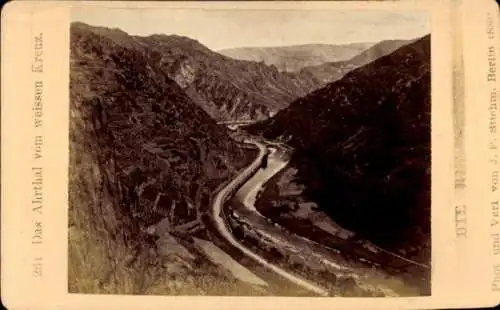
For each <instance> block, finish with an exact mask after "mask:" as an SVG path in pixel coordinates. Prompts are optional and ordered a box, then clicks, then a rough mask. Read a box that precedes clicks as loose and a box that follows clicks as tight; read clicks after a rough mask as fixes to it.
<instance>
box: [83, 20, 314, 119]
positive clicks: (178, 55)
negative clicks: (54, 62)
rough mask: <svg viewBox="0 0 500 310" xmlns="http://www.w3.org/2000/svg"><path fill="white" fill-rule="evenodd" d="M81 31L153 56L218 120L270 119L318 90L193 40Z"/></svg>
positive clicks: (309, 82) (103, 30)
mask: <svg viewBox="0 0 500 310" xmlns="http://www.w3.org/2000/svg"><path fill="white" fill-rule="evenodd" d="M77 25H78V27H81V28H85V29H87V31H89V32H91V33H95V34H98V35H100V36H102V37H103V38H106V39H108V40H110V41H111V42H114V43H115V44H120V45H123V46H126V47H127V48H129V49H130V50H134V51H136V52H139V53H144V52H145V51H147V52H148V53H149V54H150V56H151V59H152V63H153V64H154V66H157V67H158V69H161V70H162V72H164V73H166V75H167V76H168V77H169V78H170V79H172V80H174V81H175V82H176V83H177V84H178V85H179V86H180V87H181V89H182V90H183V91H184V92H185V93H186V94H187V95H188V96H189V97H190V99H191V100H193V101H194V102H195V103H196V104H198V106H200V107H201V108H202V109H203V110H205V111H206V112H207V113H208V114H209V115H210V116H211V117H212V118H214V119H216V120H225V121H228V120H255V119H264V118H267V117H269V115H270V114H272V113H276V112H277V111H279V110H281V109H283V108H285V107H286V106H288V104H289V103H290V102H291V101H293V100H295V99H297V98H298V97H300V96H304V95H306V94H307V93H309V92H310V91H311V90H313V89H315V88H316V87H315V85H314V81H312V80H309V79H303V78H299V77H298V76H296V75H294V74H289V73H282V72H279V70H278V69H277V68H276V67H275V66H267V65H265V64H264V63H263V62H261V63H259V62H253V61H241V60H235V59H232V58H229V57H226V56H223V55H221V54H218V53H216V52H213V51H211V50H210V49H208V48H207V47H205V46H204V45H202V44H201V43H199V42H198V41H195V40H192V39H190V38H187V37H182V36H177V35H168V36H167V35H151V36H148V37H137V36H129V35H127V34H126V33H125V32H123V31H121V30H119V29H108V28H102V27H93V26H88V25H84V24H81V23H79V24H77Z"/></svg>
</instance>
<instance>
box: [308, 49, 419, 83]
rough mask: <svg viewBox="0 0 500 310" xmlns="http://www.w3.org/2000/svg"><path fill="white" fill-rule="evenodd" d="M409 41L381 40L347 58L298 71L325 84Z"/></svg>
mask: <svg viewBox="0 0 500 310" xmlns="http://www.w3.org/2000/svg"><path fill="white" fill-rule="evenodd" d="M411 42H412V40H385V41H381V42H379V43H377V44H375V45H373V46H371V47H369V48H367V49H366V50H364V51H362V52H361V53H359V54H357V55H356V56H354V57H352V58H350V59H348V60H342V61H334V62H327V63H323V64H320V65H317V66H309V67H305V68H303V69H302V70H301V71H300V75H301V76H302V78H303V79H313V80H314V81H316V83H317V84H318V85H321V86H326V85H327V84H328V83H331V82H334V81H336V80H338V79H340V78H341V77H343V76H344V75H345V74H346V73H348V72H349V71H351V70H354V69H356V68H358V67H361V66H364V65H366V64H368V63H370V62H372V61H374V60H376V59H378V58H380V57H382V56H385V55H388V54H390V53H392V52H394V51H395V50H396V49H398V48H400V47H401V46H404V45H407V44H410V43H411ZM318 88H319V87H318Z"/></svg>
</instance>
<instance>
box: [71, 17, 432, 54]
mask: <svg viewBox="0 0 500 310" xmlns="http://www.w3.org/2000/svg"><path fill="white" fill-rule="evenodd" d="M72 20H73V21H81V22H85V23H88V24H91V25H96V26H106V27H111V28H120V29H122V30H124V31H126V32H127V33H129V34H133V35H149V34H155V33H161V34H178V35H183V36H187V37H190V38H193V39H196V40H198V41H200V42H201V43H202V44H204V45H206V46H208V47H209V48H211V49H213V50H220V49H224V48H231V47H241V46H283V45H295V44H307V43H326V44H344V43H351V42H377V41H380V40H384V39H406V38H408V39H410V38H412V39H413V38H416V37H420V36H423V35H425V34H427V33H430V21H429V16H428V14H427V13H425V12H408V11H404V12H403V11H397V12H396V11H366V10H365V11H333V10H322V11H312V10H310V11H305V10H289V11H284V10H279V11H276V10H275V11H265V10H252V11H250V10H245V11H243V10H221V9H198V8H193V9H158V8H156V9H137V8H135V9H123V8H121V9H110V8H101V9H100V8H74V9H73V10H72Z"/></svg>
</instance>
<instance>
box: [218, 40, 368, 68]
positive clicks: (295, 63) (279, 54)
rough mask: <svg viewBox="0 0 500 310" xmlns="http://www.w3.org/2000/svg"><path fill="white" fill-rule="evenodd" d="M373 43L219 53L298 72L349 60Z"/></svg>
mask: <svg viewBox="0 0 500 310" xmlns="http://www.w3.org/2000/svg"><path fill="white" fill-rule="evenodd" d="M372 45H373V43H353V44H345V45H334V44H305V45H295V46H280V47H241V48H232V49H225V50H221V51H219V53H221V54H223V55H226V56H228V57H231V58H234V59H239V60H251V61H258V62H261V61H262V62H264V63H265V64H267V65H274V66H276V67H277V68H278V70H280V71H287V72H297V71H299V70H301V69H302V68H304V67H308V66H317V65H321V64H323V63H328V62H337V61H344V60H348V59H350V58H351V57H354V56H355V55H357V54H359V53H361V52H362V51H364V50H366V49H367V48H369V47H370V46H372Z"/></svg>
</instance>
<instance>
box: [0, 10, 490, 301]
mask: <svg viewBox="0 0 500 310" xmlns="http://www.w3.org/2000/svg"><path fill="white" fill-rule="evenodd" d="M451 2H453V1H444V0H441V1H439V0H438V1H401V2H314V1H304V2H288V3H284V2H251V3H250V2H182V3H181V2H176V3H172V2H170V3H168V2H163V3H159V2H140V3H139V2H104V1H98V2H87V1H81V2H76V1H68V2H59V1H44V2H43V3H42V2H31V1H19V2H17V1H16V2H11V3H10V4H8V5H7V6H5V7H4V9H3V10H2V93H1V95H2V112H3V113H2V150H3V152H2V168H3V169H2V269H1V275H2V299H3V301H4V303H5V305H6V306H7V307H10V308H19V307H28V308H30V307H36V308H41V307H50V308H54V307H56V308H57V307H61V308H64V309H67V308H69V307H72V308H82V309H88V308H96V309H97V308H103V309H109V308H113V307H116V308H128V307H130V308H141V309H142V308H153V307H154V308H156V307H168V308H169V309H181V308H185V307H188V308H195V307H196V308H205V309H221V308H228V309H232V308H234V307H239V308H248V309H253V308H259V309H276V308H285V307H286V308H287V309H290V308H303V307H312V308H314V309H326V308H330V307H333V306H334V307H337V308H366V307H369V308H370V309H388V308H444V307H446V308H451V307H463V306H466V305H476V306H477V305H488V304H494V303H495V301H496V300H498V299H499V298H498V297H499V295H498V294H496V295H493V294H492V293H491V281H492V274H491V268H489V269H488V271H484V272H482V271H480V270H481V269H482V268H481V266H483V265H487V266H492V265H493V264H494V263H500V260H499V259H498V258H495V259H496V261H494V260H493V256H492V255H488V253H485V252H486V251H485V250H484V249H486V248H488V249H489V248H491V244H490V242H491V240H489V234H490V233H491V231H490V229H489V225H487V223H489V220H490V219H491V218H490V217H489V216H490V214H491V211H490V210H488V208H487V207H488V205H489V200H490V199H491V197H492V194H491V193H489V192H488V190H487V189H488V188H487V187H486V186H485V185H484V184H485V182H487V180H488V171H490V170H491V167H489V166H487V159H486V158H485V157H484V156H483V155H481V153H480V152H479V150H483V151H484V150H486V149H487V143H488V141H486V134H485V132H487V128H486V129H485V124H486V123H487V122H486V121H485V120H486V119H488V115H487V109H484V108H481V107H484V106H487V104H488V100H487V98H485V96H486V95H487V93H488V87H490V85H489V84H488V83H485V82H484V81H483V80H484V78H483V80H481V76H484V72H485V69H486V68H487V67H488V62H487V60H486V57H484V56H480V55H481V51H483V52H484V49H483V46H484V47H486V42H485V41H486V36H484V37H483V36H482V35H481V34H484V33H485V32H484V29H483V28H484V27H485V26H484V23H485V17H484V16H485V12H486V10H490V11H492V12H494V14H496V16H497V17H498V12H496V13H495V9H496V8H495V7H494V2H493V1H478V0H476V1H472V0H471V1H469V0H465V1H464V9H463V10H462V11H456V12H458V14H459V15H460V16H462V17H464V18H466V19H467V22H466V23H464V24H463V25H462V28H459V27H458V28H455V29H454V28H453V27H452V18H453V14H454V8H455V6H451V5H450V3H451ZM479 2H481V4H480V3H479ZM482 3H484V5H483V4H482ZM492 4H493V5H492ZM71 6H92V7H121V8H144V7H148V8H172V9H173V8H175V7H183V8H189V7H192V8H196V7H199V6H203V7H205V8H216V9H266V10H271V9H272V10H279V9H284V8H287V9H298V10H305V9H307V10H318V9H321V10H329V9H331V10H358V9H363V10H417V11H429V12H430V14H431V23H432V36H431V40H432V41H431V44H432V59H431V62H432V143H433V151H432V185H433V187H432V204H433V207H432V296H430V297H412V298H282V297H259V298H252V297H162V296H104V295H95V296H89V295H79V294H71V295H68V294H67V165H68V158H67V150H68V137H67V132H68V124H67V122H68V117H67V116H68V106H69V105H68V99H69V90H68V85H69V27H68V26H69V14H70V13H69V12H70V7H71ZM457 29H459V30H463V31H464V35H463V42H464V44H465V45H466V48H465V49H464V60H465V72H466V73H467V76H466V79H465V85H466V86H465V89H466V92H465V101H466V105H467V108H466V110H467V111H466V129H467V130H466V131H465V132H466V141H467V142H466V155H467V159H468V160H470V163H469V162H467V180H468V183H467V188H468V190H467V191H466V194H464V195H463V196H464V197H462V196H461V198H460V199H463V200H464V201H465V204H466V205H467V206H469V208H468V209H467V212H468V213H467V219H468V220H467V229H468V236H467V238H464V239H457V237H456V226H455V216H456V212H455V195H454V193H455V191H454V184H453V180H454V171H453V164H454V162H453V157H454V156H453V118H452V117H451V115H452V114H451V113H452V111H453V105H452V104H453V96H452V88H453V85H452V71H451V68H452V64H453V57H452V54H453V53H452V51H453V50H452V48H453V45H452V43H453V41H452V38H453V37H456V35H457V33H459V32H460V31H458V30H457ZM499 30H500V27H499V25H498V18H497V20H496V32H497V38H498V33H499ZM39 32H43V37H44V56H43V57H44V73H40V74H35V73H32V72H31V69H32V67H31V65H32V63H33V57H34V55H33V36H34V35H35V34H36V33H39ZM478 49H479V50H480V51H479V52H478V51H477V50H478ZM496 54H497V58H498V48H497V52H496ZM478 55H479V56H478ZM471 64H474V65H471ZM38 78H40V79H43V80H44V99H43V102H44V106H43V109H44V125H43V127H42V128H33V126H31V124H32V122H33V120H32V110H31V108H32V104H33V100H34V98H33V96H34V89H33V83H34V80H35V79H38ZM481 81H483V82H481ZM473 102H480V103H478V104H476V105H474V104H473ZM483 104H484V106H483ZM476 107H477V108H476ZM485 130H486V131H485ZM35 134H39V135H42V136H44V148H43V157H42V158H41V159H39V160H34V159H33V158H32V140H33V135H35ZM33 165H40V166H43V169H44V194H45V197H44V200H45V203H44V208H43V213H42V214H38V213H36V212H35V211H32V203H31V195H32V189H31V187H32V185H31V179H32V176H31V174H32V172H31V167H32V166H33ZM497 196H498V195H497ZM476 205H477V207H476ZM481 206H482V207H481ZM34 221H40V222H42V223H43V224H42V225H43V240H44V241H43V244H41V245H32V244H31V240H32V235H33V233H34V232H33V229H34V223H33V222H34ZM39 256H40V257H43V259H42V260H43V275H42V276H41V277H34V276H33V272H34V268H36V265H35V266H34V260H33V259H34V258H35V257H39Z"/></svg>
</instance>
